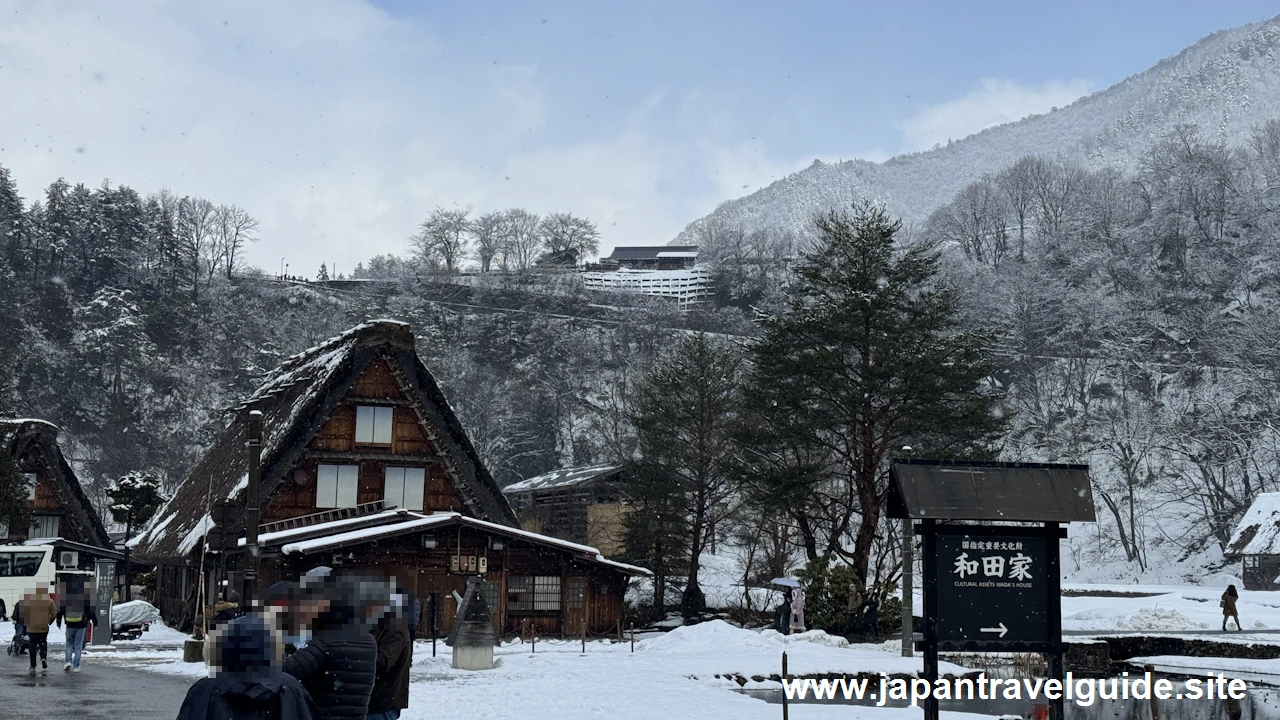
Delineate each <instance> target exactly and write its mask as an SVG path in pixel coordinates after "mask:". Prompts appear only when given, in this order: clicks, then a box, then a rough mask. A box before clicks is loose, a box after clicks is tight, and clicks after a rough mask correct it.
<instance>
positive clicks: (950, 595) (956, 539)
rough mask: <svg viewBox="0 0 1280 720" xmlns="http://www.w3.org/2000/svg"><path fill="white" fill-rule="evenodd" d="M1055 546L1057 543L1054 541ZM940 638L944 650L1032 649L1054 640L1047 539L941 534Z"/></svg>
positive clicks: (937, 564)
mask: <svg viewBox="0 0 1280 720" xmlns="http://www.w3.org/2000/svg"><path fill="white" fill-rule="evenodd" d="M1054 542H1057V540H1056V539H1054ZM936 543H937V545H936V553H935V555H934V557H933V559H932V562H934V563H935V570H934V572H935V574H934V577H935V578H937V605H936V608H937V614H936V622H937V625H936V627H937V640H938V646H939V649H942V650H978V649H982V648H983V647H984V646H985V647H986V648H994V647H995V646H998V645H1008V646H1022V647H1029V646H1033V645H1039V644H1048V643H1050V642H1051V641H1052V640H1053V638H1051V630H1050V622H1049V614H1048V613H1049V609H1050V607H1051V604H1050V602H1049V593H1050V592H1051V588H1053V587H1056V586H1057V583H1056V582H1051V578H1049V576H1048V570H1049V567H1048V566H1049V563H1048V557H1049V548H1048V539H1047V538H1046V537H1045V536H1044V535H1017V534H1007V535H1004V534H1002V535H989V534H981V535H977V534H975V535H960V534H954V535H953V534H939V535H937V536H936Z"/></svg>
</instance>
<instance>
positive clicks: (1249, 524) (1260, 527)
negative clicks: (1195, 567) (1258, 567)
mask: <svg viewBox="0 0 1280 720" xmlns="http://www.w3.org/2000/svg"><path fill="white" fill-rule="evenodd" d="M1223 554H1224V555H1280V492H1270V493H1262V494H1260V495H1258V496H1257V497H1256V498H1254V500H1253V504H1252V505H1250V506H1249V509H1248V510H1247V511H1246V512H1245V514H1244V517H1243V518H1241V519H1240V524H1238V525H1236V531H1235V532H1234V533H1232V534H1231V540H1230V541H1228V542H1227V549H1226V552H1224V553H1223Z"/></svg>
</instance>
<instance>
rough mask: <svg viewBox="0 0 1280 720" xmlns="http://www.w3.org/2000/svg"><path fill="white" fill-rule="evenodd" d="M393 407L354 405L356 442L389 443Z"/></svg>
mask: <svg viewBox="0 0 1280 720" xmlns="http://www.w3.org/2000/svg"><path fill="white" fill-rule="evenodd" d="M394 416H395V408H389V407H378V406H376V405H359V406H357V407H356V443H358V444H360V445H390V444H391V425H392V420H393V418H394Z"/></svg>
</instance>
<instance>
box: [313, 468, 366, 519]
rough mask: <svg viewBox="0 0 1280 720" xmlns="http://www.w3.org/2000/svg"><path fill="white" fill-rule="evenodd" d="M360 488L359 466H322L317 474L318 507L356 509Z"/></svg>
mask: <svg viewBox="0 0 1280 720" xmlns="http://www.w3.org/2000/svg"><path fill="white" fill-rule="evenodd" d="M359 486H360V466H359V465H321V466H320V468H319V470H317V472H316V507H318V508H349V507H355V506H356V496H357V492H356V491H357V489H358V488H359Z"/></svg>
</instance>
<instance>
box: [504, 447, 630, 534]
mask: <svg viewBox="0 0 1280 720" xmlns="http://www.w3.org/2000/svg"><path fill="white" fill-rule="evenodd" d="M502 492H503V493H504V494H505V495H506V496H507V499H508V500H510V501H511V506H512V507H513V508H515V511H516V515H517V516H519V518H520V527H522V528H524V529H525V530H528V531H530V532H536V533H544V534H547V535H551V536H553V537H557V538H561V539H563V540H568V541H570V542H575V543H583V544H585V545H591V546H593V547H597V548H599V549H600V551H601V552H602V553H603V554H604V555H606V556H608V557H618V556H620V555H621V554H622V552H623V522H622V521H623V517H624V516H625V514H626V508H627V504H626V502H625V500H624V496H623V489H622V468H621V467H619V466H617V465H593V466H590V467H577V468H566V469H562V470H554V471H552V472H549V473H545V474H542V475H538V476H537V477H531V478H529V479H527V480H522V481H520V482H518V483H515V484H512V485H508V486H507V487H505V488H503V490H502Z"/></svg>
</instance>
